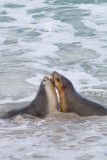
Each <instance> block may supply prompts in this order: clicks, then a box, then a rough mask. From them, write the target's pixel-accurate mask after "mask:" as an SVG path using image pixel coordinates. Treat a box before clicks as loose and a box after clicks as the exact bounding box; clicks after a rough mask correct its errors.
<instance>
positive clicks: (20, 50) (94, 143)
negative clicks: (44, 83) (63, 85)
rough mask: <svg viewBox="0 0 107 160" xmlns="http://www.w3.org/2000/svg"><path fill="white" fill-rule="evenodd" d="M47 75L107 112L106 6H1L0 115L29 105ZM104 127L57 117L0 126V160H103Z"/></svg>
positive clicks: (89, 0) (6, 0)
mask: <svg viewBox="0 0 107 160" xmlns="http://www.w3.org/2000/svg"><path fill="white" fill-rule="evenodd" d="M54 70H55V71H58V72H59V73H61V74H63V75H65V76H66V77H67V78H69V79H70V80H71V81H72V82H73V84H74V86H75V88H76V89H77V91H78V92H79V93H81V94H82V95H83V96H85V97H87V98H89V99H92V100H94V101H96V102H98V103H101V104H102V105H104V106H105V107H107V105H106V104H107V98H106V95H107V1H106V0H61V1H59V0H39V1H37V0H23V1H20V0H19V1H18V0H14V1H13V0H1V1H0V110H1V111H0V114H3V113H4V112H5V111H7V110H10V109H11V108H15V107H16V108H17V107H19V106H21V107H22V106H24V105H25V104H26V103H28V102H29V101H31V100H32V99H33V98H34V96H35V94H36V92H37V90H38V87H39V84H40V81H41V79H42V78H43V76H44V75H48V76H51V73H52V71H54ZM59 115H60V116H59ZM106 124H107V117H90V118H81V117H78V116H76V115H72V114H63V113H53V115H52V117H51V116H49V117H48V118H46V119H45V120H40V119H38V118H36V119H32V118H28V119H26V118H25V117H21V118H20V117H19V118H16V120H12V121H8V122H7V121H3V120H0V130H1V131H0V132H1V133H0V136H1V138H2V139H1V140H2V143H1V145H0V148H1V149H0V150H1V155H0V158H1V159H22V158H23V159H30V160H31V159H46V160H47V159H61V160H63V159H64V160H65V157H67V159H68V160H69V159H71V158H72V160H73V159H77V160H78V159H79V160H80V159H82V160H85V159H87V160H88V159H95V160H96V159H97V160H102V159H103V160H105V159H107V125H106ZM47 130H48V131H47ZM57 130H58V131H57ZM7 142H8V143H7ZM10 146H12V147H13V148H10ZM14 146H15V147H14ZM44 148H45V149H44ZM34 153H35V154H34Z"/></svg>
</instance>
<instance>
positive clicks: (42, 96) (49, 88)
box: [3, 76, 58, 119]
mask: <svg viewBox="0 0 107 160" xmlns="http://www.w3.org/2000/svg"><path fill="white" fill-rule="evenodd" d="M57 103H58V101H57V95H56V91H55V88H54V86H53V83H52V81H51V80H50V79H49V78H48V77H47V76H45V77H44V78H43V80H42V81H41V84H40V87H39V91H38V92H37V95H36V97H35V99H34V100H33V101H32V102H31V103H30V104H29V105H28V106H26V107H24V108H21V109H15V110H12V111H9V112H8V113H7V114H6V115H5V116H3V118H6V119H7V118H12V117H13V116H15V115H19V114H24V113H25V114H30V115H33V116H37V117H40V118H44V117H46V115H47V114H48V113H51V112H52V111H53V109H57Z"/></svg>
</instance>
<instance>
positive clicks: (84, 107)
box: [52, 71, 107, 116]
mask: <svg viewBox="0 0 107 160" xmlns="http://www.w3.org/2000/svg"><path fill="white" fill-rule="evenodd" d="M52 77H53V81H54V86H55V87H56V88H57V89H58V92H59V95H60V107H61V110H62V112H74V113H76V114H78V115H79V116H91V115H107V109H106V108H104V107H103V106H102V105H100V104H98V103H95V102H92V101H90V100H88V99H86V98H84V97H82V96H81V95H80V94H78V93H77V91H76V90H75V88H74V86H73V84H72V82H71V81H70V80H68V79H67V78H66V77H64V76H62V75H60V74H59V73H57V72H55V71H54V72H53V73H52Z"/></svg>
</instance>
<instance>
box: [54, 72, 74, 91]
mask: <svg viewBox="0 0 107 160" xmlns="http://www.w3.org/2000/svg"><path fill="white" fill-rule="evenodd" d="M52 78H53V83H54V86H55V87H56V88H57V89H58V91H59V92H63V91H65V90H69V89H70V90H71V89H72V90H74V87H73V85H72V83H71V81H70V80H69V79H67V78H66V77H64V76H63V75H61V74H59V73H58V72H56V71H54V72H53V73H52Z"/></svg>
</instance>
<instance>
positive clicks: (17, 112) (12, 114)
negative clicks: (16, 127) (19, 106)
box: [2, 110, 21, 119]
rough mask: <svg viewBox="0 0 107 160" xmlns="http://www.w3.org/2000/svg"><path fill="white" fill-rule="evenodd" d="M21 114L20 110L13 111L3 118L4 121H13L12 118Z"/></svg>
mask: <svg viewBox="0 0 107 160" xmlns="http://www.w3.org/2000/svg"><path fill="white" fill-rule="evenodd" d="M18 114H21V113H20V111H19V110H12V111H9V112H7V113H6V114H5V115H4V116H3V117H2V118H3V119H11V118H12V117H14V116H16V115H18Z"/></svg>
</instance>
